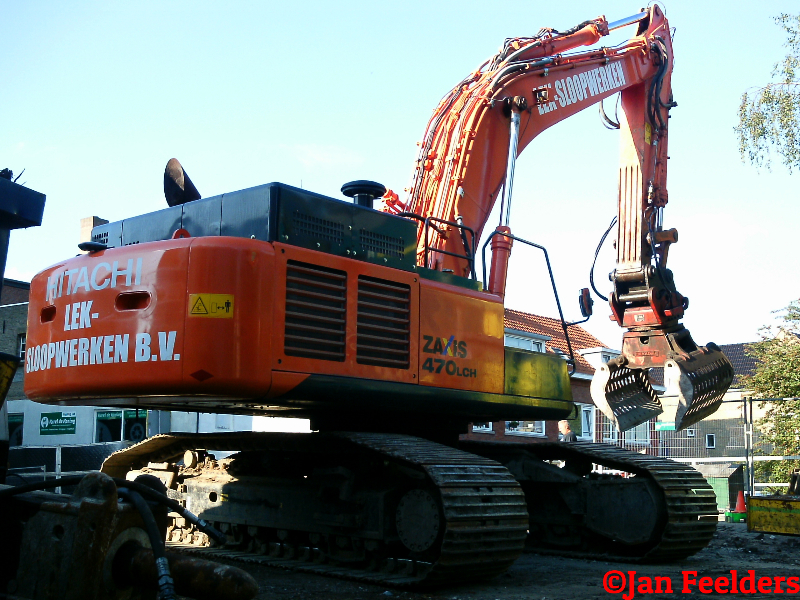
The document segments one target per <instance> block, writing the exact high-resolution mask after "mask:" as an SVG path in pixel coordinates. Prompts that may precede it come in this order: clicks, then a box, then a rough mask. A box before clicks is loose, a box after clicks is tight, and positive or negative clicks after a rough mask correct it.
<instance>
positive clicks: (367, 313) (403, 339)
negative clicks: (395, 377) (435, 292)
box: [356, 275, 411, 369]
mask: <svg viewBox="0 0 800 600" xmlns="http://www.w3.org/2000/svg"><path fill="white" fill-rule="evenodd" d="M410 294H411V292H410V288H409V286H407V285H404V284H401V283H397V282H395V281H387V280H384V279H375V278H373V277H365V276H363V275H362V276H360V277H359V278H358V321H357V330H356V331H357V351H356V362H358V363H360V364H365V365H375V366H381V367H392V368H395V369H407V368H408V366H409V334H410V330H409V326H410V317H411V316H410V306H409V305H410Z"/></svg>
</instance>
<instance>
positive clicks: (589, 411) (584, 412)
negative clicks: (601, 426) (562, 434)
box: [578, 404, 595, 442]
mask: <svg viewBox="0 0 800 600" xmlns="http://www.w3.org/2000/svg"><path fill="white" fill-rule="evenodd" d="M580 407H581V408H580V413H581V434H580V435H579V436H578V439H581V440H587V441H590V442H591V441H594V429H595V427H594V424H595V421H594V419H595V415H594V409H595V407H594V404H581V405H580ZM587 419H588V423H589V433H586V427H585V425H586V423H587Z"/></svg>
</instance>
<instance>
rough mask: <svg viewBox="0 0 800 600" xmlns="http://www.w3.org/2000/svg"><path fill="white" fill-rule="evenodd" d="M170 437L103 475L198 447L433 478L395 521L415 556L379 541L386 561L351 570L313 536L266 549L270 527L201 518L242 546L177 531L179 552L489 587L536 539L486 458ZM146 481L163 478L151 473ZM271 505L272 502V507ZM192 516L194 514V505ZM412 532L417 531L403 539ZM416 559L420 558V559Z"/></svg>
mask: <svg viewBox="0 0 800 600" xmlns="http://www.w3.org/2000/svg"><path fill="white" fill-rule="evenodd" d="M169 437H171V436H159V437H157V438H151V440H147V441H145V442H142V443H141V444H137V445H136V446H132V447H131V448H129V449H126V450H123V451H121V452H120V453H117V454H115V455H112V457H110V458H109V462H108V463H107V464H106V465H104V470H105V471H107V472H115V473H116V474H117V475H119V474H120V472H121V470H125V469H127V468H137V467H142V466H144V464H145V463H158V462H160V461H165V460H170V459H174V458H175V457H176V456H177V455H180V454H182V453H183V452H184V451H187V450H188V451H193V450H195V449H197V448H199V447H203V448H209V449H215V450H227V449H236V450H247V451H258V452H263V451H266V452H273V453H276V452H286V451H287V449H288V450H289V451H291V450H295V449H297V448H298V447H300V446H303V445H304V444H303V443H304V442H306V441H308V442H311V445H312V446H315V447H316V448H319V449H320V451H322V452H324V451H325V449H327V450H328V451H329V452H333V451H337V450H339V449H345V450H347V451H350V452H355V453H356V454H358V460H369V459H370V457H372V458H374V456H375V455H379V456H380V457H381V458H382V460H383V461H384V463H385V464H386V463H391V464H394V465H397V466H399V467H400V468H402V469H404V470H408V469H413V470H416V471H417V472H418V473H420V474H423V473H424V476H425V481H424V485H422V487H421V488H420V489H414V490H411V491H410V492H408V493H406V495H405V496H403V497H402V498H401V499H400V501H399V502H398V503H397V507H398V508H397V515H398V516H397V518H396V519H394V518H391V520H392V521H396V527H397V530H396V537H399V538H400V539H401V540H403V543H404V544H405V545H406V549H408V548H407V547H408V546H411V550H412V551H411V552H408V551H406V552H403V553H400V554H397V555H392V554H391V552H388V553H387V550H386V549H387V548H389V547H399V544H398V543H396V542H395V543H394V544H393V545H391V544H387V545H384V544H375V542H374V541H373V547H376V546H380V547H381V550H382V552H380V553H375V554H374V555H373V556H369V554H367V555H366V556H365V560H362V561H354V562H352V563H347V562H344V563H343V562H340V561H337V560H335V559H334V558H331V557H330V556H326V553H325V552H324V551H323V550H321V549H320V548H317V547H315V546H314V544H313V539H314V538H313V537H311V536H309V531H307V530H306V531H280V532H279V536H280V537H281V538H282V540H281V539H276V538H274V537H272V538H269V539H268V538H266V537H265V535H266V534H268V533H273V534H274V529H273V528H271V527H270V526H269V525H270V524H269V523H262V524H256V523H252V522H250V521H248V520H247V519H243V520H241V521H239V522H233V523H230V522H229V523H226V522H224V521H217V520H216V518H215V516H214V512H213V510H209V511H207V512H206V511H203V510H199V511H198V512H199V514H200V516H201V517H203V518H205V519H207V520H209V521H213V522H214V523H215V524H216V525H217V526H218V527H220V528H222V529H223V531H225V530H227V531H228V533H229V537H233V538H234V542H235V546H225V547H219V546H217V547H214V546H205V547H203V545H204V544H207V543H208V539H207V538H206V537H205V536H204V535H203V534H199V533H198V532H195V531H192V529H191V528H185V527H186V525H185V524H182V523H177V524H173V527H171V529H170V534H168V541H169V542H170V545H171V546H172V547H173V548H175V549H176V550H180V551H184V552H190V553H197V554H200V555H205V556H216V557H228V558H234V559H236V560H241V561H245V562H254V563H259V564H268V565H273V566H279V567H283V568H289V569H293V570H297V571H302V572H311V573H318V574H322V575H328V576H337V577H344V578H348V579H355V580H359V581H369V582H372V583H378V584H387V585H393V586H401V587H402V586H421V585H425V586H428V585H442V584H452V583H456V582H463V581H467V580H476V579H486V578H491V577H494V576H496V575H498V574H500V573H502V572H504V571H505V570H506V569H507V568H508V567H509V566H510V565H511V564H512V563H513V562H514V561H515V560H516V559H517V558H518V557H519V556H520V554H521V553H522V552H523V550H524V545H525V539H526V535H527V529H528V518H527V506H526V503H525V498H524V494H523V492H522V490H521V488H520V486H519V484H518V483H517V482H516V481H515V480H514V478H513V477H512V475H511V474H510V473H509V472H508V470H507V469H505V468H504V467H503V466H501V465H499V464H497V463H496V462H495V461H492V460H490V459H487V458H484V457H480V456H475V455H473V454H469V453H467V452H463V451H460V450H456V449H454V448H450V447H448V446H444V445H441V444H437V443H434V442H429V441H427V440H424V439H420V438H415V437H411V436H406V435H393V434H373V433H336V434H296V435H294V436H293V437H291V438H290V437H288V436H286V435H283V434H251V435H247V434H245V435H242V434H235V435H231V434H222V435H213V434H200V435H194V436H192V435H188V436H176V437H174V438H171V439H168V438H169ZM159 438H160V439H159ZM148 443H149V444H148ZM148 445H149V447H148ZM361 455H363V456H361ZM162 466H164V465H162ZM167 471H168V469H167ZM141 472H152V473H155V474H158V473H157V472H156V471H153V470H152V469H146V468H145V469H142V471H141ZM165 472H166V471H165ZM186 481H188V479H185V480H184V482H186ZM420 481H421V480H420ZM223 489H224V488H223ZM230 489H233V488H230ZM433 490H435V493H433V492H432V491H433ZM171 495H173V497H176V498H178V499H181V497H182V496H183V495H182V494H181V493H179V492H177V491H175V490H173V491H172V494H171ZM230 495H231V500H233V495H234V492H233V491H231V492H230ZM434 497H436V499H437V500H438V502H437V504H438V506H437V508H436V509H432V508H430V507H428V508H426V506H425V505H426V503H429V502H430V501H431V500H432V499H433V498H434ZM187 501H188V500H187ZM263 501H264V502H268V500H267V499H264V500H263ZM404 503H405V504H404ZM405 505H408V506H405ZM404 506H405V507H404ZM189 508H190V509H192V510H196V509H194V508H193V507H192V506H191V503H190V505H189ZM434 513H435V514H434ZM439 515H440V517H441V524H439ZM392 517H394V515H392ZM419 522H428V523H431V524H432V525H433V527H432V531H431V532H430V535H431V536H433V537H435V538H436V542H435V543H434V544H433V546H431V547H430V548H425V547H424V546H426V545H427V544H428V541H429V540H427V539H425V538H426V536H427V535H428V534H427V533H426V532H424V531H419V530H417V526H418V523H419ZM182 526H183V527H184V529H182V528H181V527H182ZM404 528H407V529H408V530H409V531H404V530H403V529H404ZM312 533H313V532H312ZM340 537H341V538H344V537H346V535H345V533H344V530H343V535H342V536H339V537H337V542H338V541H339V540H340ZM187 542H188V543H187ZM367 543H369V541H368V542H367ZM415 549H416V550H417V552H414V551H413V550H415Z"/></svg>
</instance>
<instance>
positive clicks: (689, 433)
mask: <svg viewBox="0 0 800 600" xmlns="http://www.w3.org/2000/svg"><path fill="white" fill-rule="evenodd" d="M695 435H696V434H695V430H694V429H687V430H686V437H695Z"/></svg>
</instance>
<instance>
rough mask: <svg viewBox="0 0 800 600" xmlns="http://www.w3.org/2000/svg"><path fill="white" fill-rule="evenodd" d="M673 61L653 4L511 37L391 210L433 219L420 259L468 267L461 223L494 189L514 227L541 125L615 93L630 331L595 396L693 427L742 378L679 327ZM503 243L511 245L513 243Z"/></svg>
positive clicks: (624, 308) (428, 137)
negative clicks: (605, 43) (671, 195)
mask: <svg viewBox="0 0 800 600" xmlns="http://www.w3.org/2000/svg"><path fill="white" fill-rule="evenodd" d="M632 24H636V25H637V27H638V30H637V33H636V35H635V36H634V37H633V38H631V39H630V40H629V41H628V42H627V43H625V44H622V45H621V46H618V47H615V48H598V49H592V50H587V51H581V50H580V49H581V48H583V47H585V46H590V45H593V44H595V43H596V42H597V41H599V40H600V38H601V37H603V36H605V35H608V33H609V31H611V30H613V29H617V28H619V27H624V26H627V25H632ZM672 64H673V54H672V38H671V35H670V31H669V24H668V22H667V19H666V17H665V15H664V13H663V12H662V11H661V9H660V8H659V7H658V6H657V5H654V6H652V7H651V8H650V9H648V11H646V12H642V13H639V14H637V15H634V16H632V17H630V18H628V19H623V20H621V21H616V22H613V23H608V22H607V21H606V19H605V18H604V17H598V18H597V19H593V20H591V21H586V22H584V23H581V24H580V25H578V26H577V27H574V28H572V29H571V30H569V31H565V32H557V31H554V30H552V29H543V30H541V31H540V32H539V33H538V34H537V35H536V36H534V37H530V38H513V39H508V40H506V42H505V44H504V45H503V47H502V48H501V49H500V51H499V52H498V53H497V54H496V55H495V56H494V57H492V58H491V59H489V60H488V61H486V62H485V63H484V64H483V65H481V67H480V68H479V69H477V70H476V71H475V72H473V73H472V74H470V75H469V76H468V77H467V78H466V79H464V80H463V81H461V82H460V83H459V84H458V85H457V86H456V87H455V88H453V90H452V91H451V92H450V93H449V94H447V95H446V96H445V97H444V98H443V99H442V101H441V102H440V103H439V106H438V107H437V108H436V110H435V111H434V114H433V116H432V117H431V120H430V122H429V123H428V127H427V129H426V132H425V137H424V139H423V141H422V143H421V144H420V152H419V155H418V158H417V161H416V164H415V167H414V173H413V176H412V182H411V185H410V187H409V189H408V196H407V198H406V200H405V202H400V201H399V200H398V199H397V197H396V196H394V195H393V194H391V193H387V196H386V198H385V199H386V200H387V202H386V205H387V210H388V211H390V212H396V213H405V214H413V215H416V216H417V218H419V219H420V220H421V221H423V222H424V223H425V225H424V226H423V227H421V228H420V229H419V235H418V242H417V252H418V264H420V265H422V266H425V267H428V268H433V269H439V270H445V271H447V270H451V271H452V272H455V273H457V274H460V275H464V276H469V274H470V273H471V272H472V269H473V260H474V258H472V257H471V255H470V247H469V246H470V244H469V243H468V240H467V239H466V236H465V235H464V231H465V230H467V229H468V230H472V231H473V232H474V233H475V235H476V236H477V237H480V235H481V232H482V230H483V228H484V226H485V224H486V222H487V219H488V217H489V213H490V212H491V211H492V209H493V207H494V205H495V203H496V202H497V201H498V199H499V200H500V202H501V226H500V227H498V229H499V230H500V232H501V234H508V233H509V232H510V229H509V227H508V226H509V223H510V214H511V197H512V188H513V174H514V164H515V160H516V158H517V156H518V155H519V154H520V153H521V152H522V151H523V150H524V149H525V147H526V146H527V145H528V144H529V143H530V142H531V141H533V139H534V138H535V137H536V136H537V135H539V134H540V133H541V132H542V131H544V130H545V129H547V128H549V127H551V126H553V125H555V124H557V123H559V122H560V121H562V120H564V119H567V118H569V117H571V116H572V115H574V114H576V113H577V112H579V111H581V110H583V109H585V108H587V107H589V106H592V105H595V104H597V103H598V102H600V101H602V100H603V99H605V98H607V97H609V96H612V95H614V94H617V93H619V94H620V96H621V107H622V111H621V117H620V122H619V123H618V124H616V123H613V122H612V121H610V119H607V121H608V122H609V123H610V124H611V125H612V126H613V127H616V128H618V129H619V130H620V136H621V154H620V170H619V201H618V213H617V216H618V223H617V236H616V248H617V265H616V268H615V270H614V271H613V273H612V276H611V279H612V282H613V286H614V287H613V292H612V294H611V298H610V305H611V312H612V317H611V318H612V319H613V320H614V321H616V322H617V323H618V324H619V325H620V326H621V327H624V328H626V329H627V331H626V332H625V333H624V336H623V343H622V353H621V356H620V357H619V358H618V359H616V360H614V361H612V362H611V363H609V364H608V365H604V366H603V367H602V368H601V369H599V370H598V372H597V374H596V376H595V379H594V381H593V383H592V393H593V397H594V399H595V403H596V404H597V405H598V407H599V408H600V409H601V410H602V411H603V412H604V413H605V414H606V415H607V416H608V417H609V419H610V420H611V421H612V422H613V423H614V424H615V425H616V426H617V427H619V428H620V429H621V430H626V429H630V428H631V427H634V426H636V425H638V424H640V423H643V422H645V421H647V420H649V419H651V418H653V417H655V416H656V415H659V414H661V413H662V412H666V413H667V414H665V415H664V416H663V418H664V419H665V420H673V421H674V422H675V424H676V428H677V429H682V428H685V427H688V426H689V425H691V424H692V423H695V422H697V421H699V420H700V419H702V418H704V417H705V416H708V415H709V414H711V413H713V412H714V411H715V410H716V409H717V407H718V406H719V403H720V402H721V400H722V396H723V395H724V393H725V391H727V389H728V387H729V386H730V383H731V381H732V379H733V368H732V366H731V364H730V362H729V361H728V359H727V358H726V357H725V356H724V354H722V352H721V351H720V350H719V348H717V347H716V346H715V345H713V344H709V345H708V346H706V347H703V346H697V345H696V344H695V343H694V341H693V340H692V338H691V335H690V334H689V331H688V330H687V329H686V328H685V327H683V325H681V324H680V318H681V317H682V316H683V314H684V311H685V309H686V308H687V307H688V300H687V298H686V297H684V296H683V295H682V294H680V293H679V292H678V291H677V289H676V287H675V284H674V280H673V276H672V272H671V271H670V270H669V269H668V268H667V258H668V253H669V248H670V244H672V243H675V242H677V239H678V236H677V231H676V230H674V229H669V230H665V229H664V227H663V212H664V207H665V206H666V204H667V201H668V194H667V187H666V176H667V158H668V156H667V131H668V127H667V123H668V118H669V111H670V109H671V108H673V107H674V106H676V104H675V102H674V101H673V98H672V91H671V85H670V78H671V73H672ZM506 245H507V250H510V240H509V242H508V243H507V244H506ZM497 247H502V244H499V243H495V244H493V248H497ZM493 262H495V263H496V262H497V260H495V261H493ZM501 278H502V279H503V280H504V275H503V276H502V277H501ZM494 280H495V283H494V284H492V285H491V286H490V288H492V290H493V291H497V292H499V293H501V294H502V293H503V290H504V287H505V282H504V281H502V283H501V284H500V285H498V284H497V283H496V280H497V276H496V275H495V277H494ZM651 368H663V369H664V378H665V383H666V385H667V395H666V396H664V397H659V396H658V395H657V394H656V393H655V392H654V390H653V387H652V385H651V383H650V377H649V370H650V369H651Z"/></svg>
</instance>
